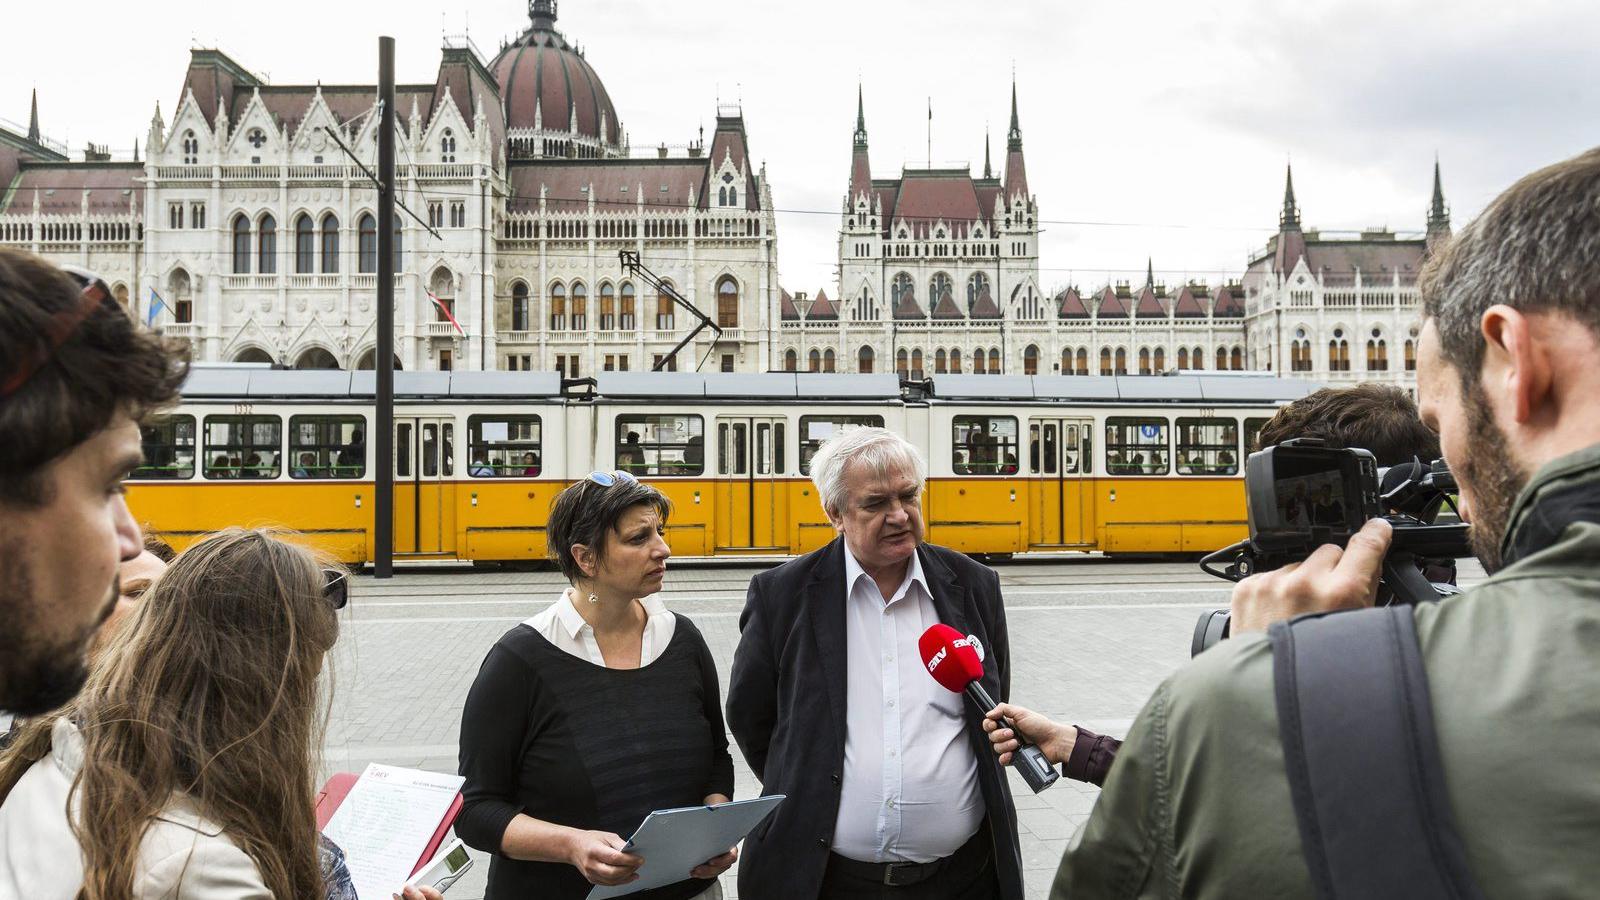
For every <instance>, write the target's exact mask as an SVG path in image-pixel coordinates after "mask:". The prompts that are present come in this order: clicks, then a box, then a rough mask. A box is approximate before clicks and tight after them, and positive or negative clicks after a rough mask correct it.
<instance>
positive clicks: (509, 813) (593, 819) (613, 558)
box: [455, 472, 737, 900]
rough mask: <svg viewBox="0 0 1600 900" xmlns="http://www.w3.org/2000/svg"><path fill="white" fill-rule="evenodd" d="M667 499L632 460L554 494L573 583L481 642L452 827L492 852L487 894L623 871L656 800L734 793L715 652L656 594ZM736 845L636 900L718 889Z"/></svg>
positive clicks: (571, 889)
mask: <svg viewBox="0 0 1600 900" xmlns="http://www.w3.org/2000/svg"><path fill="white" fill-rule="evenodd" d="M670 512H671V504H670V503H669V502H668V500H667V498H666V497H665V496H663V495H662V493H661V492H660V491H658V490H656V489H655V488H653V487H650V486H649V485H646V484H643V483H641V482H639V481H638V480H636V479H635V478H634V477H633V476H632V475H630V474H628V473H626V472H611V473H606V472H595V473H593V474H591V475H590V476H589V477H588V478H585V479H584V480H582V481H579V482H578V483H576V484H574V485H572V486H571V487H569V488H567V489H566V490H564V491H562V492H561V494H560V495H559V496H557V497H556V500H555V503H554V505H553V506H552V508H551V511H550V521H549V524H548V525H547V527H546V535H547V540H548V542H549V546H550V550H551V555H553V556H554V557H555V558H556V560H557V561H558V562H559V563H560V565H561V571H562V573H563V574H564V575H566V577H567V580H568V581H570V582H571V586H570V587H568V588H567V589H566V590H565V591H563V592H562V594H561V596H560V597H559V598H558V599H557V600H556V601H555V602H554V603H553V604H551V605H550V606H548V607H546V608H545V609H544V610H543V611H542V612H540V613H538V614H537V615H535V616H533V617H532V618H530V619H528V620H527V621H525V622H523V623H522V624H520V625H518V626H517V627H515V628H513V629H511V630H510V631H508V632H506V633H505V634H504V635H503V636H502V637H501V638H500V640H499V641H498V642H497V643H496V644H495V645H494V646H493V647H492V648H490V650H489V654H488V656H487V657H485V659H484V661H483V666H482V668H480V669H479V670H478V677H477V680H476V681H474V682H473V684H472V690H471V692H470V693H469V694H468V695H467V703H466V708H465V709H464V710H463V712H462V716H461V774H462V776H464V777H465V778H466V784H465V786H464V787H463V789H462V792H463V795H464V797H465V805H464V806H463V808H462V810H461V815H460V818H458V819H457V820H456V825H455V828H456V833H457V834H459V835H460V836H461V838H462V840H464V841H466V842H467V843H468V844H470V845H471V846H473V847H476V848H478V849H480V850H485V851H489V852H491V853H493V854H494V856H493V857H492V858H491V860H490V863H489V886H488V892H487V894H486V895H485V897H486V900H497V898H519V900H520V898H524V897H539V898H542V900H543V898H548V900H562V898H573V900H581V898H583V897H585V896H587V894H588V893H589V891H590V889H591V886H592V885H597V884H602V885H618V884H627V883H628V882H630V881H633V880H634V879H635V878H637V877H638V876H637V875H636V870H637V869H638V868H639V866H640V865H641V864H643V860H642V859H641V858H640V857H638V856H636V855H633V854H629V853H623V852H622V848H623V846H624V845H625V844H626V840H625V838H624V836H625V835H630V834H632V833H633V831H634V830H635V829H637V828H638V826H639V824H640V823H641V822H643V821H644V818H645V816H647V815H649V814H650V813H651V812H652V811H654V810H658V809H670V808H676V807H683V806H696V805H700V804H709V803H719V802H722V801H725V800H727V799H729V798H730V797H731V796H732V795H733V758H732V757H731V756H729V755H728V739H727V734H726V731H725V730H724V727H723V720H722V701H721V697H720V694H719V691H718V687H717V670H716V665H715V663H714V662H713V661H712V658H711V651H710V649H709V648H708V647H707V646H706V642H705V639H704V638H703V637H702V636H701V635H700V631H699V630H698V629H697V628H695V626H694V623H692V622H690V621H689V620H688V619H687V618H685V617H683V616H678V615H674V614H673V613H671V612H669V611H668V610H667V609H666V607H665V606H664V605H662V602H661V600H660V598H659V597H657V596H655V595H656V593H657V592H658V591H660V590H661V583H662V579H663V578H664V577H665V575H666V571H667V557H669V556H671V555H672V551H671V550H670V549H668V547H667V543H666V540H665V539H664V537H663V536H664V535H665V533H666V522H667V516H668V514H669V513H670ZM736 858H737V853H736V852H735V851H734V850H729V851H728V852H727V853H725V854H723V855H721V856H718V857H716V858H715V859H711V860H707V861H706V862H705V863H703V864H701V865H699V866H697V867H695V869H694V870H693V871H692V872H685V873H683V874H684V880H683V881H680V882H678V883H676V884H671V885H667V886H665V887H660V888H655V889H652V890H648V891H641V892H639V893H637V894H635V895H634V896H636V897H639V898H640V900H686V898H690V897H705V898H720V897H721V889H720V887H719V886H718V885H717V881H716V879H717V876H718V875H720V874H721V873H722V872H724V871H725V870H727V868H728V867H729V866H731V865H733V862H734V860H735V859H736Z"/></svg>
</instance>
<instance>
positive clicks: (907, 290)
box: [889, 272, 916, 315]
mask: <svg viewBox="0 0 1600 900" xmlns="http://www.w3.org/2000/svg"><path fill="white" fill-rule="evenodd" d="M915 293H916V289H915V288H914V287H912V283H911V275H910V274H909V273H907V272H901V273H899V274H897V275H895V276H894V281H891V282H889V310H890V314H891V315H892V314H893V312H894V310H896V309H899V308H900V298H902V297H912V296H913V295H915Z"/></svg>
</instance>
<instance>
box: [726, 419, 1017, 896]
mask: <svg viewBox="0 0 1600 900" xmlns="http://www.w3.org/2000/svg"><path fill="white" fill-rule="evenodd" d="M989 471H993V470H992V469H991V470H989ZM925 473H926V467H925V464H924V462H923V460H922V457H921V456H920V455H919V454H918V452H917V449H916V447H914V446H913V445H912V444H911V443H910V442H908V441H906V440H905V439H904V438H903V437H900V436H899V435H896V434H895V433H893V432H891V431H888V430H886V429H883V428H856V429H852V430H850V431H845V432H842V433H840V434H837V435H835V436H834V437H832V438H829V439H828V440H827V441H826V442H825V443H823V445H822V446H821V448H820V449H818V451H817V453H816V455H815V456H814V457H812V460H811V478H812V481H813V482H815V485H816V489H817V496H818V498H819V499H820V500H821V501H822V505H823V509H824V511H825V512H826V514H827V516H828V520H829V522H830V523H831V524H832V525H833V527H834V529H835V530H836V531H837V532H838V533H839V536H838V537H837V538H835V539H834V540H833V541H832V542H831V543H830V544H828V546H826V547H824V548H822V549H821V550H817V551H815V552H813V553H810V554H807V555H806V556H802V557H799V558H798V559H793V560H790V561H789V562H787V563H785V564H783V565H781V566H779V567H777V568H775V569H769V570H768V571H765V572H762V573H761V574H759V575H757V576H756V577H755V578H754V579H753V580H752V581H751V582H750V591H749V596H748V599H747V600H746V601H745V608H744V613H743V614H742V615H741V616H740V619H739V631H740V636H739V646H738V649H737V650H736V651H735V653H734V659H733V672H732V673H731V676H730V679H729V687H728V724H729V726H730V728H731V729H732V731H733V735H734V738H735V739H737V740H738V742H739V749H740V750H741V751H742V752H743V753H744V756H745V759H746V760H747V761H748V762H749V763H750V767H751V769H753V770H754V772H755V774H756V777H758V778H760V779H761V781H762V786H763V792H764V793H768V794H774V793H781V794H787V795H788V799H787V800H785V801H784V803H783V805H782V806H780V807H779V808H778V809H777V811H776V812H774V813H773V816H772V818H771V819H769V823H770V824H769V825H768V826H766V827H765V829H764V830H762V829H758V830H757V831H756V832H755V833H753V834H752V835H751V836H750V837H748V838H746V840H745V847H744V853H745V856H744V860H743V862H741V863H740V866H739V894H740V896H743V897H759V898H761V900H817V898H830V900H831V898H853V897H874V898H901V900H947V898H949V900H955V898H960V900H990V898H1005V900H1020V898H1021V897H1022V896H1023V888H1022V860H1021V856H1020V853H1019V851H1018V842H1017V831H1016V813H1015V810H1014V809H1013V806H1012V801H1011V794H1010V789H1009V787H1008V786H1007V783H1006V779H1005V773H1004V772H1003V771H1002V770H1001V769H1000V768H999V766H998V765H997V763H996V760H995V758H994V756H993V755H992V754H991V753H989V751H988V749H987V747H988V742H987V741H985V740H984V739H983V732H982V731H981V729H980V728H979V727H978V723H979V720H980V719H981V715H980V714H979V713H978V712H977V711H976V710H974V709H972V708H971V707H970V705H968V704H967V703H966V701H965V698H964V697H963V696H962V695H960V694H954V693H951V692H949V691H947V690H945V689H944V688H942V687H940V686H939V684H938V683H937V682H935V681H934V680H933V679H931V678H929V677H928V674H927V671H926V670H925V669H924V668H923V665H922V658H921V656H920V654H919V651H918V639H919V638H920V637H921V635H922V634H923V632H924V631H925V630H926V629H927V628H928V626H930V625H932V624H934V623H936V622H946V623H955V624H958V625H959V627H960V628H961V630H962V632H963V633H966V634H968V635H969V636H971V638H972V639H973V640H976V641H978V642H980V643H981V644H982V645H983V647H984V648H985V657H984V658H985V663H984V665H985V674H984V676H983V683H984V685H985V689H986V690H988V691H989V692H990V693H991V694H994V695H997V696H998V695H1003V694H1005V693H1006V691H1007V689H1008V685H1009V683H1010V676H1011V671H1010V651H1009V644H1008V641H1007V636H1006V624H1005V608H1004V604H1003V600H1002V598H1001V593H1000V581H999V578H998V577H997V576H996V575H995V573H994V572H993V570H991V569H988V568H987V567H985V566H983V565H980V564H978V563H976V562H974V561H973V560H972V559H971V558H969V557H967V556H966V555H964V554H961V553H956V552H954V551H951V550H948V549H945V548H943V547H937V546H934V545H932V544H928V543H924V542H923V540H922V536H923V525H922V509H921V498H922V492H923V489H924V487H925V484H924V479H925ZM890 723H892V727H890ZM891 799H893V800H895V801H896V803H897V805H894V806H888V807H886V806H885V801H886V800H891ZM819 838H820V839H819Z"/></svg>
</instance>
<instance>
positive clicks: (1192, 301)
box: [1172, 284, 1206, 319]
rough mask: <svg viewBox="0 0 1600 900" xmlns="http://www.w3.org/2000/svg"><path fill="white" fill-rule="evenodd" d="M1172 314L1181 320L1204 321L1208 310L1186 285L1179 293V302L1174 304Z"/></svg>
mask: <svg viewBox="0 0 1600 900" xmlns="http://www.w3.org/2000/svg"><path fill="white" fill-rule="evenodd" d="M1172 314H1173V315H1175V316H1177V317H1178V318H1180V319H1204V318H1205V317H1206V310H1205V307H1203V306H1201V305H1200V300H1199V298H1198V297H1196V296H1195V293H1194V291H1193V290H1191V289H1190V287H1189V285H1187V284H1186V285H1184V286H1183V289H1182V290H1180V291H1178V302H1177V303H1174V304H1173V306H1172Z"/></svg>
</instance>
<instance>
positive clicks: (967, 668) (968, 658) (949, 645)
mask: <svg viewBox="0 0 1600 900" xmlns="http://www.w3.org/2000/svg"><path fill="white" fill-rule="evenodd" d="M917 649H918V650H919V651H921V653H922V664H923V665H924V666H926V667H927V669H928V674H929V675H932V676H933V680H934V681H937V682H939V684H940V685H942V686H943V687H944V689H945V690H947V691H952V692H954V693H957V694H959V693H962V692H963V691H965V692H966V695H967V696H968V697H971V698H972V702H974V703H976V704H978V710H979V712H980V713H982V714H985V715H987V714H988V712H989V710H991V709H994V708H995V707H996V706H998V705H999V704H997V703H995V702H994V698H992V697H990V696H989V692H988V691H986V690H984V689H983V685H982V684H980V683H979V680H980V679H982V678H983V657H981V656H979V655H978V639H977V638H975V637H966V636H963V635H962V634H961V632H959V631H957V630H955V629H954V628H951V627H950V626H949V625H946V624H944V623H942V622H941V623H938V624H935V625H933V626H931V627H930V628H929V629H928V630H927V631H924V632H923V633H922V637H921V638H918V639H917ZM1000 724H1001V726H1002V727H1005V728H1010V729H1011V730H1012V731H1013V732H1015V733H1016V735H1017V742H1018V743H1019V744H1020V745H1021V746H1020V747H1018V748H1017V752H1016V753H1015V754H1013V756H1012V762H1013V764H1014V765H1016V769H1017V771H1018V772H1020V773H1021V774H1022V780H1023V781H1026V782H1027V783H1028V787H1030V788H1032V789H1033V792H1034V793H1035V794H1037V793H1039V792H1040V791H1042V790H1044V789H1045V788H1047V787H1049V786H1050V785H1052V784H1055V782H1056V779H1058V778H1060V777H1061V773H1060V772H1057V771H1056V768H1055V766H1052V765H1050V761H1049V760H1047V759H1045V758H1044V751H1042V750H1040V749H1039V748H1038V746H1037V745H1035V744H1033V743H1032V742H1030V741H1029V740H1028V739H1027V738H1024V737H1023V736H1022V733H1021V732H1018V731H1017V729H1016V727H1015V726H1013V725H1012V724H1011V723H1010V722H1008V721H1006V720H1005V719H1004V718H1002V719H1001V720H1000Z"/></svg>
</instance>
